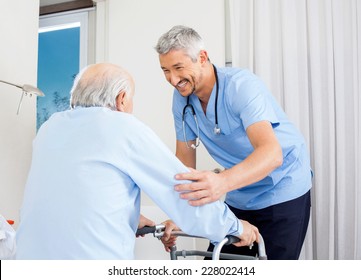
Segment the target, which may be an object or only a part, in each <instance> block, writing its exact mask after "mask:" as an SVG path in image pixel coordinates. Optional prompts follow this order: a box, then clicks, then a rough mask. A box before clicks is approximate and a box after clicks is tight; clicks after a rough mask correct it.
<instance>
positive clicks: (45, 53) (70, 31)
mask: <svg viewBox="0 0 361 280" xmlns="http://www.w3.org/2000/svg"><path fill="white" fill-rule="evenodd" d="M79 52H80V27H74V28H67V29H60V30H55V31H50V32H42V33H39V53H38V87H39V88H41V90H42V91H43V92H44V93H45V97H38V98H37V129H39V128H40V126H41V125H42V124H43V123H44V122H45V121H46V120H47V119H48V118H49V117H50V116H51V115H52V114H53V113H55V112H59V111H64V110H66V109H68V108H69V100H70V90H71V87H72V85H73V81H74V77H75V75H76V74H77V73H78V72H79Z"/></svg>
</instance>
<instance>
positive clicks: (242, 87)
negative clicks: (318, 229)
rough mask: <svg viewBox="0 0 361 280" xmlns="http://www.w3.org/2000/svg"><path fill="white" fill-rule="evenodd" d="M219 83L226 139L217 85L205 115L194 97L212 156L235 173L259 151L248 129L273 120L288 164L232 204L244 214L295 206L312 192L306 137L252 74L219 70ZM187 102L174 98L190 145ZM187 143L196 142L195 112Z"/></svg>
mask: <svg viewBox="0 0 361 280" xmlns="http://www.w3.org/2000/svg"><path fill="white" fill-rule="evenodd" d="M217 74H218V80H219V95H218V104H217V108H218V109H217V112H218V125H219V127H220V128H221V134H220V135H216V134H215V133H214V127H215V95H216V86H214V88H213V91H212V93H211V97H210V99H209V103H208V105H207V110H206V114H204V112H203V109H202V106H201V104H200V101H199V99H198V98H197V96H195V95H191V96H190V104H192V105H193V107H194V110H195V113H196V116H197V120H198V123H199V129H200V139H201V141H202V143H203V144H204V146H205V147H206V149H207V151H208V152H209V154H210V155H211V156H212V157H213V158H214V159H215V160H216V161H217V162H218V163H219V164H220V165H222V166H223V167H225V168H231V167H232V166H234V165H236V164H238V163H240V162H242V161H243V160H244V159H245V158H246V157H247V156H249V155H250V154H251V153H252V152H253V150H254V149H253V146H252V145H251V143H250V141H249V139H248V137H247V133H246V130H247V128H248V127H249V126H250V125H252V124H254V123H256V122H259V121H264V120H266V121H269V122H270V123H271V124H272V126H273V129H274V132H275V134H276V136H277V139H278V140H279V143H280V145H281V147H282V152H283V164H282V166H281V167H279V168H277V169H276V170H274V171H273V172H272V173H271V174H269V175H268V176H267V177H265V178H264V179H263V180H261V181H259V182H257V183H255V184H252V185H249V186H246V187H243V188H241V189H238V190H235V191H232V192H229V193H228V194H227V197H226V202H227V203H228V204H229V205H231V206H233V207H235V208H238V209H243V210H256V209H262V208H265V207H268V206H271V205H274V204H278V203H281V202H285V201H289V200H291V199H294V198H297V197H299V196H301V195H303V194H305V193H306V192H307V191H308V190H309V189H310V188H311V169H310V161H309V155H308V151H307V147H306V144H305V141H304V138H303V136H302V135H301V134H300V132H299V131H298V130H297V129H296V127H295V126H294V125H293V124H292V123H291V122H290V121H289V120H288V118H287V116H286V115H285V113H284V111H283V110H282V108H281V107H280V106H279V105H278V104H277V102H276V101H275V99H274V97H273V96H272V94H271V93H270V92H269V91H268V90H267V88H266V86H265V85H264V83H263V82H262V81H261V80H260V79H259V78H258V77H257V76H256V75H254V74H253V73H251V72H250V71H248V70H246V69H238V68H217ZM186 104H187V98H185V97H182V96H181V95H180V94H179V93H178V91H177V90H175V91H174V96H173V115H174V121H175V128H176V135H177V139H178V140H179V141H184V135H183V127H182V112H183V108H184V106H185V105H186ZM185 123H186V125H185V129H186V135H187V140H194V139H195V137H196V134H197V128H196V123H195V121H194V119H193V116H192V114H190V112H189V111H187V113H186V114H185Z"/></svg>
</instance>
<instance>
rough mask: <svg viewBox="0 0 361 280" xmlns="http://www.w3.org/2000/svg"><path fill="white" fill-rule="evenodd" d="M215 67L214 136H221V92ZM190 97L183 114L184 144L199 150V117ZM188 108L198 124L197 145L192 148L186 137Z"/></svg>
mask: <svg viewBox="0 0 361 280" xmlns="http://www.w3.org/2000/svg"><path fill="white" fill-rule="evenodd" d="M212 66H213V71H214V75H215V78H216V98H215V102H214V117H215V126H214V134H216V135H219V134H220V133H221V129H220V128H219V126H218V92H219V82H218V74H217V69H216V67H215V66H214V65H212ZM189 98H190V96H188V97H187V104H186V105H185V106H184V108H183V112H182V128H183V138H184V142H185V143H186V145H187V147H188V148H193V149H195V148H197V147H198V146H199V143H200V133H199V125H198V120H197V115H196V111H195V110H194V107H193V105H192V104H190V101H189ZM187 108H189V109H190V110H191V113H192V115H193V118H194V121H195V123H196V129H197V134H196V143H195V144H192V145H191V146H189V145H188V141H187V135H186V130H185V114H186V110H187Z"/></svg>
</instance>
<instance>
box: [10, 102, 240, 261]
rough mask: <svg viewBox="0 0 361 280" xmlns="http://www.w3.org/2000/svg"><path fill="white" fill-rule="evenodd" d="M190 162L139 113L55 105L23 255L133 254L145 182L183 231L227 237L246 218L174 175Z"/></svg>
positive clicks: (37, 143)
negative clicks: (180, 188)
mask: <svg viewBox="0 0 361 280" xmlns="http://www.w3.org/2000/svg"><path fill="white" fill-rule="evenodd" d="M179 172H188V169H187V168H186V167H185V166H184V165H183V164H182V163H181V162H180V161H179V160H178V159H177V158H176V157H175V156H174V154H173V153H172V152H171V151H170V150H169V149H168V148H167V147H166V146H165V145H164V144H163V143H162V142H161V140H160V139H159V138H158V137H157V136H156V135H155V134H154V133H153V132H152V131H151V130H150V129H149V128H148V127H147V126H145V125H144V124H143V123H141V122H140V121H138V120H137V119H136V118H135V117H134V116H132V115H130V114H126V113H120V112H115V111H111V110H109V109H106V108H100V107H92V108H76V109H74V110H69V111H65V112H61V113H56V114H54V115H52V117H51V118H50V119H49V120H48V121H47V122H46V123H44V124H43V126H42V127H41V128H40V130H39V132H38V135H37V137H36V139H35V140H34V143H33V158H32V165H31V170H30V172H29V176H28V180H27V184H26V188H25V195H24V201H23V205H22V208H21V217H20V225H19V227H18V231H17V258H18V259H132V258H133V257H134V256H133V250H134V243H135V231H136V229H137V226H138V222H139V214H140V213H139V211H140V191H141V190H143V191H144V192H145V193H146V194H147V195H149V196H150V197H151V198H152V199H153V200H154V202H155V203H156V204H157V205H159V207H160V208H161V209H162V210H163V211H164V212H165V213H166V214H168V216H169V217H170V218H171V219H173V220H174V222H175V223H176V224H177V225H178V226H180V227H181V228H182V230H183V231H185V232H186V233H189V234H193V235H200V236H204V237H207V238H209V239H210V240H213V241H220V240H221V239H222V238H223V237H224V236H225V235H227V234H233V235H240V234H241V232H242V230H243V229H242V225H241V223H240V222H239V220H238V219H237V218H236V217H235V216H234V215H233V213H232V212H231V211H230V210H229V208H228V207H226V206H225V204H224V203H221V202H216V203H212V204H208V205H205V206H202V207H192V206H190V205H189V204H188V202H187V201H186V200H181V199H180V198H179V193H177V192H175V191H174V189H173V187H174V185H175V184H176V183H177V181H176V180H175V179H174V175H175V174H177V173H179Z"/></svg>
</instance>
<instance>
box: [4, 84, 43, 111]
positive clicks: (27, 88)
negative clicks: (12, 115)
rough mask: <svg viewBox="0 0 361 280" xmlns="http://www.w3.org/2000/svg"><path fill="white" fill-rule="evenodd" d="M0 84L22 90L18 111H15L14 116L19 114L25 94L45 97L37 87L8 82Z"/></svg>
mask: <svg viewBox="0 0 361 280" xmlns="http://www.w3.org/2000/svg"><path fill="white" fill-rule="evenodd" d="M0 82H1V83H4V84H8V85H11V86H14V87H17V88H20V89H22V90H23V94H22V95H21V98H20V102H19V106H18V110H17V112H16V114H19V111H20V106H21V103H22V101H23V97H24V94H25V95H26V94H28V93H29V94H30V96H31V95H33V94H35V95H37V96H45V94H44V93H43V92H42V91H41V90H40V89H38V88H37V87H34V86H32V85H28V84H24V85H22V86H20V85H17V84H13V83H9V82H6V81H3V80H0Z"/></svg>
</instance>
